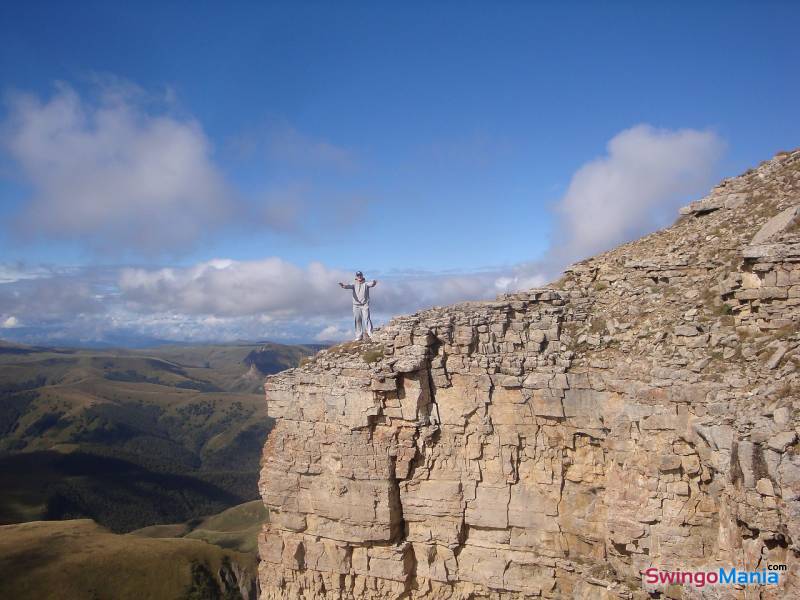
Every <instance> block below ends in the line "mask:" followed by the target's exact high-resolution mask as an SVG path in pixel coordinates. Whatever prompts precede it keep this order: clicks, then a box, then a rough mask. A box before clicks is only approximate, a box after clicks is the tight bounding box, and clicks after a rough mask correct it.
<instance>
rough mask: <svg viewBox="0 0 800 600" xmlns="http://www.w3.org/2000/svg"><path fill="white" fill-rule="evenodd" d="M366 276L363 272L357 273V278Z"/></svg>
mask: <svg viewBox="0 0 800 600" xmlns="http://www.w3.org/2000/svg"><path fill="white" fill-rule="evenodd" d="M363 276H364V274H363V273H362V272H361V271H356V277H363Z"/></svg>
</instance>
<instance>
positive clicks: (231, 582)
mask: <svg viewBox="0 0 800 600" xmlns="http://www.w3.org/2000/svg"><path fill="white" fill-rule="evenodd" d="M255 572H256V557H255V555H254V554H243V553H240V552H235V551H232V550H225V549H223V548H220V547H219V546H215V545H212V544H208V543H206V542H203V541H201V540H193V539H153V538H147V537H140V536H132V535H117V534H114V533H111V532H109V531H108V530H106V529H104V528H102V527H100V526H98V525H97V524H96V523H94V522H92V521H90V520H88V519H81V520H74V521H35V522H32V523H23V524H18V525H7V526H4V527H0V598H19V599H20V600H22V599H27V598H31V599H33V598H36V599H37V600H49V599H53V600H62V599H65V598H69V600H95V599H97V598H114V599H115V600H128V599H129V600H139V599H141V598H147V599H149V600H176V599H186V600H193V599H196V600H199V599H212V598H218V599H226V600H235V599H248V600H249V599H254V598H255V594H256V583H255Z"/></svg>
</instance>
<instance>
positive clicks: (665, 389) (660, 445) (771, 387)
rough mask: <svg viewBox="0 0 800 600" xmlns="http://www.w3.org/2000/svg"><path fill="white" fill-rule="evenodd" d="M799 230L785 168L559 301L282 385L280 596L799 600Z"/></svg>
mask: <svg viewBox="0 0 800 600" xmlns="http://www.w3.org/2000/svg"><path fill="white" fill-rule="evenodd" d="M799 212H800V151H795V152H792V153H781V154H779V155H778V156H776V157H775V158H774V159H772V160H770V161H767V162H765V163H762V165H760V166H759V167H758V168H756V169H753V170H750V171H748V172H747V173H745V174H744V175H742V176H740V177H737V178H733V179H729V180H726V181H724V182H722V183H721V184H720V185H719V186H717V187H716V188H715V189H714V190H713V191H712V192H711V194H710V195H709V196H708V197H706V198H704V199H702V200H700V201H698V202H695V203H692V204H691V205H690V206H688V207H687V208H685V209H683V210H682V211H681V213H682V214H681V217H680V218H679V219H678V221H677V222H676V223H675V224H674V225H673V226H672V227H670V228H668V229H665V230H663V231H659V232H657V233H654V234H651V235H649V236H646V237H644V238H642V239H640V240H637V241H635V242H632V243H629V244H625V245H623V246H620V247H618V248H616V249H614V250H612V251H610V252H607V253H605V254H602V255H599V256H597V257H594V258H591V259H588V260H585V261H583V262H581V263H579V264H577V265H574V266H572V267H571V268H570V269H568V270H567V271H566V273H565V274H564V276H563V277H562V278H561V279H560V280H559V281H558V282H556V283H555V284H553V286H552V287H551V288H547V289H534V290H529V291H526V292H522V293H515V294H508V295H504V296H501V297H500V298H498V299H497V300H496V301H494V302H472V303H464V304H457V305H454V306H448V307H443V308H441V307H437V308H433V309H430V310H426V311H423V312H420V313H417V314H415V315H412V316H405V317H399V318H396V319H394V320H393V321H391V323H390V324H389V325H388V326H386V327H384V328H383V329H381V330H380V331H378V332H377V333H376V335H375V339H374V340H373V342H368V343H352V342H351V343H349V344H344V345H342V346H337V347H334V348H331V349H328V350H325V351H322V352H320V353H319V354H317V355H316V357H314V359H312V360H311V361H310V362H308V363H307V364H305V365H304V366H302V367H300V368H297V369H293V370H290V371H285V372H283V373H280V374H278V375H275V376H271V377H269V378H268V379H267V381H266V383H265V390H266V396H267V402H268V410H269V414H270V416H272V417H274V418H275V419H276V426H275V428H274V430H273V431H272V432H271V433H270V435H269V437H268V439H267V443H266V446H265V448H264V455H263V469H262V472H261V481H260V490H261V494H262V496H263V498H264V502H265V503H266V505H267V506H268V508H269V509H270V515H271V519H270V523H269V524H268V525H266V526H265V528H264V532H263V534H262V535H261V537H260V557H261V561H262V562H261V566H260V583H261V598H262V599H263V600H272V599H279V598H280V599H283V598H325V599H351V598H352V599H355V598H359V599H361V598H366V599H373V598H374V599H377V598H425V599H437V600H438V599H442V600H444V599H468V598H475V599H477V598H493V599H497V600H501V599H502V600H506V599H516V598H533V597H545V598H592V599H593V598H632V599H639V598H651V597H655V598H659V597H669V598H701V597H703V598H728V597H730V598H755V597H760V598H765V599H766V598H788V597H800V581H798V570H799V569H800V560H799V558H800V445H798V432H800V428H799V427H798V425H799V421H798V404H800V393H799V390H800V377H798V370H797V369H798V365H799V364H800V333H798V321H799V320H800V309H798V305H800V227H799V226H798V213H799ZM767 564H785V565H787V567H788V570H787V571H786V572H785V573H783V574H782V575H781V577H782V580H781V584H780V586H779V587H775V586H764V587H759V588H758V590H754V589H752V588H749V589H746V588H743V587H741V586H739V587H724V588H722V587H705V588H703V589H695V588H691V587H689V586H685V587H679V586H672V587H667V588H664V587H655V586H653V587H650V586H645V584H644V583H643V579H642V576H641V571H642V570H644V569H647V568H648V567H651V566H655V567H659V568H661V569H662V570H669V569H675V568H680V569H684V570H687V569H692V568H701V567H702V568H713V567H714V566H726V567H728V566H738V567H739V568H744V569H753V570H755V569H762V568H765V566H766V565H767Z"/></svg>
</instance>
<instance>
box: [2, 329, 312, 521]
mask: <svg viewBox="0 0 800 600" xmlns="http://www.w3.org/2000/svg"><path fill="white" fill-rule="evenodd" d="M317 349H318V347H314V346H284V345H279V344H263V345H252V344H240V345H239V344H233V345H207V346H162V347H159V348H154V349H150V350H125V349H121V350H84V349H70V348H42V347H30V346H20V345H14V344H2V345H0V488H1V489H3V492H2V494H0V524H7V523H16V522H22V521H27V520H34V519H68V518H79V517H89V518H92V519H94V520H96V521H97V522H98V523H100V524H102V525H104V526H106V527H108V528H110V529H111V530H112V531H117V532H122V531H130V530H132V529H138V528H141V527H143V526H147V525H152V524H157V523H175V522H181V521H187V520H190V519H193V518H198V517H201V516H203V515H207V514H211V513H216V512H219V511H220V510H223V509H225V508H227V507H230V506H233V505H236V504H240V503H242V502H246V501H248V500H252V499H254V498H256V497H257V490H256V482H257V477H258V464H259V458H260V454H261V448H262V446H263V443H264V439H265V437H266V434H267V432H268V430H269V428H270V426H271V423H270V421H269V419H268V418H267V416H266V406H265V402H264V397H263V392H262V390H261V386H262V382H263V378H264V375H266V374H268V373H274V372H277V371H279V370H283V369H285V368H288V367H291V366H295V365H296V364H298V362H299V361H300V359H301V358H302V357H304V356H308V355H309V354H312V353H313V352H315V351H316V350H317Z"/></svg>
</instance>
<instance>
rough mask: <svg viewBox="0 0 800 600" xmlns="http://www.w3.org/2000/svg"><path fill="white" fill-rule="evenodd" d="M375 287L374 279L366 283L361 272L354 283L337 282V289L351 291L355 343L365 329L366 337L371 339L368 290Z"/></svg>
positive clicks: (376, 283) (357, 274)
mask: <svg viewBox="0 0 800 600" xmlns="http://www.w3.org/2000/svg"><path fill="white" fill-rule="evenodd" d="M376 285H378V282H377V281H376V280H375V279H373V280H372V281H370V282H369V283H367V282H366V280H365V279H364V274H363V273H362V272H361V271H358V272H357V273H356V280H355V282H354V283H351V284H347V285H345V284H344V283H342V282H339V287H341V288H344V289H346V290H353V320H354V321H355V327H356V341H358V340H360V339H361V338H362V337H363V336H364V333H365V332H364V329H365V328H366V334H367V337H368V338H371V337H372V321H371V320H370V318H369V288H371V287H375V286H376Z"/></svg>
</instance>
